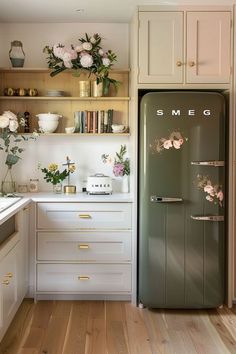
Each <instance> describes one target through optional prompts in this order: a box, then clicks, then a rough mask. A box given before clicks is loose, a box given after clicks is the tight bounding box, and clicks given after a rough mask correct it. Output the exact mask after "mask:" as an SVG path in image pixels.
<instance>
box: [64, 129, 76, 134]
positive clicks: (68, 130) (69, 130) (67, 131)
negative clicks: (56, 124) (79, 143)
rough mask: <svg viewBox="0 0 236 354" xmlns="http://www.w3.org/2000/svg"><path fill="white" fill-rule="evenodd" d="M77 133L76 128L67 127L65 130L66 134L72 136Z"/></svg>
mask: <svg viewBox="0 0 236 354" xmlns="http://www.w3.org/2000/svg"><path fill="white" fill-rule="evenodd" d="M74 131H75V127H67V128H65V132H66V134H72V133H74Z"/></svg>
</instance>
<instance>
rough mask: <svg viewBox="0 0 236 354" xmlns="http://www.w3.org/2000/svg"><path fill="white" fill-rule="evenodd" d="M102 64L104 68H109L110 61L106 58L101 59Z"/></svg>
mask: <svg viewBox="0 0 236 354" xmlns="http://www.w3.org/2000/svg"><path fill="white" fill-rule="evenodd" d="M102 63H103V65H104V66H109V65H110V63H111V61H110V59H108V58H102Z"/></svg>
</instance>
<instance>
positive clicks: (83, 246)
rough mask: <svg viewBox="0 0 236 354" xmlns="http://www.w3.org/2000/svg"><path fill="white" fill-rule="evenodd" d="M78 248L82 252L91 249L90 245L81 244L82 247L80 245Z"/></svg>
mask: <svg viewBox="0 0 236 354" xmlns="http://www.w3.org/2000/svg"><path fill="white" fill-rule="evenodd" d="M78 247H79V249H80V250H87V249H89V245H87V244H80V245H78Z"/></svg>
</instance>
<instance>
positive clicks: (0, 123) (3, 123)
mask: <svg viewBox="0 0 236 354" xmlns="http://www.w3.org/2000/svg"><path fill="white" fill-rule="evenodd" d="M8 125H9V118H8V117H5V116H0V128H2V129H3V128H6V127H8Z"/></svg>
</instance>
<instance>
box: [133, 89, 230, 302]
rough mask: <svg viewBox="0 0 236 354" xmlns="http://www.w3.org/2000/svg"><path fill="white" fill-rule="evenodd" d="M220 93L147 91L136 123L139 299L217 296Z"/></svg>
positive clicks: (220, 295)
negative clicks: (137, 135) (137, 140)
mask: <svg viewBox="0 0 236 354" xmlns="http://www.w3.org/2000/svg"><path fill="white" fill-rule="evenodd" d="M224 188H225V98H224V96H223V95H222V94H220V93H218V92H196V91H173V92H171V91H168V92H150V93H147V94H145V95H144V96H143V97H142V100H141V107H140V120H139V295H138V296H139V301H140V302H142V303H143V304H144V305H146V306H149V307H160V308H210V307H217V306H218V305H220V304H222V303H223V300H224V252H225V240H224V238H225V232H224V230H225V226H224V224H225V223H224V205H225V200H224Z"/></svg>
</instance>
